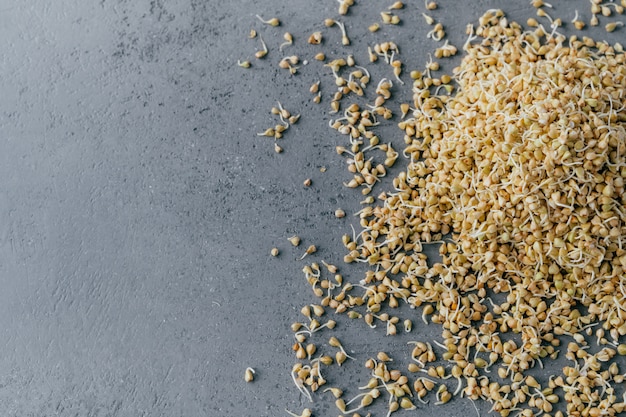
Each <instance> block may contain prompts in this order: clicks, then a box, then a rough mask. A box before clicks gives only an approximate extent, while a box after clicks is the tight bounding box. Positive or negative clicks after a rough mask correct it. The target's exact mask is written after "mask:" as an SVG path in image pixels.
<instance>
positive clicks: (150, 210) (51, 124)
mask: <svg viewBox="0 0 626 417" xmlns="http://www.w3.org/2000/svg"><path fill="white" fill-rule="evenodd" d="M9 3H11V2H9ZM12 3H15V4H14V5H7V3H5V4H4V5H3V6H1V7H0V37H1V38H2V42H1V43H2V46H0V51H1V53H2V60H1V61H0V91H1V92H2V97H0V178H1V180H0V181H1V182H0V184H1V185H0V285H1V288H2V289H1V290H0V340H1V341H2V342H0V347H1V349H2V356H1V359H0V410H2V412H1V414H2V415H5V416H56V415H58V416H171V417H174V416H186V417H195V416H252V415H254V416H279V415H284V409H285V408H289V409H291V410H293V411H298V412H299V411H300V410H301V409H302V408H303V407H304V406H307V405H308V404H307V403H304V402H303V403H301V402H300V401H301V399H299V398H298V396H297V392H296V390H295V388H294V387H293V384H292V382H291V380H290V377H289V370H290V368H291V365H292V363H293V355H292V352H291V344H292V340H293V339H292V335H291V332H290V330H289V324H290V323H291V322H292V321H295V320H297V319H299V312H298V311H299V309H300V307H301V306H302V305H303V304H305V303H311V302H313V301H314V298H313V296H312V294H311V293H310V290H309V288H308V287H307V286H306V284H305V282H304V279H303V277H302V275H301V273H300V270H301V268H302V265H303V262H300V261H298V260H297V259H298V258H299V256H300V255H301V254H302V252H303V251H304V248H306V247H307V246H308V245H310V244H316V245H318V247H319V252H318V253H317V254H316V255H315V257H312V259H316V260H321V259H326V260H328V261H330V262H334V263H337V264H340V262H341V259H342V257H343V254H344V251H343V249H342V247H341V235H342V234H344V233H349V232H350V227H349V224H350V223H353V224H354V225H355V226H356V225H357V222H356V220H355V219H354V217H353V216H352V214H353V213H354V212H355V211H357V210H359V208H360V206H359V203H358V201H359V200H360V199H361V196H360V195H359V194H358V193H354V192H352V191H350V190H346V189H345V188H343V187H342V186H341V182H342V181H345V180H347V179H348V178H349V175H348V173H347V172H346V171H345V167H344V162H343V160H342V158H341V157H339V156H337V155H336V154H335V153H334V147H335V146H336V145H338V144H343V143H344V139H343V138H341V137H338V136H337V135H336V134H335V133H334V132H333V131H331V130H330V129H328V128H327V126H326V123H327V121H328V118H329V116H328V115H327V114H325V111H326V109H327V106H328V103H329V99H328V97H329V94H330V92H331V91H332V89H333V84H332V82H333V81H332V76H331V75H330V73H329V71H328V70H327V69H325V68H323V67H322V66H321V65H320V64H319V63H314V62H310V63H309V65H307V66H305V67H303V68H302V70H301V75H298V76H296V77H289V76H288V75H287V74H286V73H285V72H284V71H282V70H279V69H278V68H277V67H276V62H277V61H278V59H279V57H280V53H279V52H278V50H277V46H278V45H279V44H280V43H281V42H282V34H283V33H284V31H287V30H288V31H290V32H291V33H292V34H293V35H294V38H295V40H296V46H294V47H293V48H292V49H286V50H285V53H292V52H290V51H293V52H294V53H298V54H299V55H300V56H301V58H307V59H309V61H312V59H311V58H312V56H313V54H314V53H315V52H317V50H318V49H322V50H324V51H325V52H326V53H327V55H328V56H334V57H337V56H340V55H344V56H345V53H346V49H344V48H343V47H342V46H341V45H340V43H339V41H340V37H339V35H338V34H339V32H338V30H336V28H331V29H328V30H327V29H325V28H324V27H323V24H322V21H323V19H324V18H325V17H329V16H336V7H337V3H336V2H335V1H332V0H331V1H325V2H318V1H311V2H308V1H304V0H296V1H291V2H282V3H281V2H278V1H272V2H264V3H263V4H256V3H255V2H252V1H248V0H247V1H242V2H218V1H215V0H209V1H199V0H177V1H163V0H152V1H148V0H132V1H130V0H117V1H110V0H101V1H99V2H96V1H93V0H89V1H78V0H66V1H63V2H50V1H45V0H34V1H28V2H12ZM322 3H323V4H322ZM363 3H364V4H363V5H358V6H355V8H354V9H353V12H352V15H351V16H350V17H349V19H348V18H346V19H345V20H347V21H348V22H349V23H348V30H349V34H350V36H351V37H352V39H353V44H354V45H353V46H354V51H358V53H359V55H355V56H356V58H357V61H360V62H361V63H365V62H366V59H367V53H366V45H368V44H370V45H371V44H372V43H373V41H374V39H384V36H378V35H377V37H374V36H373V35H371V34H369V33H368V32H367V30H366V27H367V25H369V24H370V23H371V22H374V21H376V20H377V19H379V17H378V13H379V12H380V11H381V10H382V9H383V6H385V7H386V5H383V4H381V5H379V6H372V5H368V4H366V3H367V2H363ZM390 3H391V2H390ZM418 3H419V4H414V5H412V6H411V8H410V9H409V10H406V11H404V12H402V14H403V19H404V20H405V22H406V23H405V24H404V25H403V26H401V27H399V28H394V29H393V30H391V29H389V28H384V29H383V30H384V31H386V32H388V33H389V39H390V40H395V41H396V42H397V43H399V44H400V47H401V48H402V60H403V61H404V62H405V63H407V64H408V65H407V66H408V68H412V67H418V66H421V65H423V63H424V62H425V61H426V59H427V57H426V52H428V51H431V50H432V49H433V48H434V47H435V44H434V43H433V42H431V41H428V42H426V41H424V39H425V38H424V35H425V33H426V32H427V31H428V30H429V29H428V28H427V27H426V25H425V24H423V20H422V18H421V16H420V13H421V10H422V8H423V4H422V3H421V2H418ZM446 3H449V2H445V1H443V0H442V1H441V10H440V11H438V12H437V13H436V15H437V16H438V18H440V19H441V20H442V21H443V22H444V24H445V25H446V26H447V27H449V34H450V36H451V39H452V41H453V43H456V44H457V45H460V44H461V43H462V39H463V37H464V35H463V28H464V27H465V24H466V23H467V22H468V21H470V20H472V19H475V18H477V17H478V16H479V15H480V14H481V12H483V11H484V10H486V9H487V8H489V7H494V6H498V5H504V6H506V7H508V8H509V9H510V10H508V11H509V12H510V14H511V15H513V16H514V17H516V16H529V15H531V13H533V10H532V9H531V8H530V6H529V5H527V4H526V3H527V2H519V4H516V5H515V6H513V5H509V2H504V1H500V2H498V1H491V2H487V1H479V2H471V3H470V2H459V3H458V4H446ZM578 3H580V7H579V8H580V10H581V11H585V12H586V13H588V2H584V1H580V2H577V4H578ZM379 9H380V10H379ZM561 10H562V13H563V14H565V13H568V12H569V11H570V10H569V9H567V10H564V9H561ZM571 10H573V8H572V9H571ZM256 13H259V14H262V15H263V16H265V17H270V16H274V15H276V16H278V17H280V18H281V19H282V20H283V21H284V25H283V26H282V27H280V28H269V27H267V26H263V25H261V24H260V22H259V21H258V20H256V18H255V17H254V14H256ZM571 17H573V12H572V16H571ZM571 17H569V18H567V20H569V19H571ZM359 22H360V23H359ZM252 27H255V28H257V30H258V31H259V32H260V33H261V34H262V36H263V37H264V39H265V40H266V42H267V43H268V45H269V46H270V49H271V51H270V54H269V55H268V58H267V59H266V60H265V61H262V62H257V61H255V60H254V59H253V54H254V52H255V51H256V50H257V49H258V48H259V42H258V39H257V40H249V39H247V34H248V32H249V30H250V28H252ZM315 30H324V32H325V36H326V39H327V41H326V42H325V44H324V46H323V48H321V47H313V46H310V45H308V44H306V38H307V37H308V35H309V34H310V33H311V32H313V31H315ZM383 33H384V32H383ZM245 58H249V59H252V61H253V67H252V68H251V69H250V70H247V71H246V70H243V69H241V68H239V67H237V66H236V62H237V60H238V59H245ZM373 71H374V72H375V74H378V77H380V75H381V74H386V76H390V73H388V72H385V68H384V67H383V66H382V65H378V66H377V67H376V68H375V69H374V70H373ZM405 78H408V77H406V76H405ZM318 79H321V80H322V91H323V93H324V99H323V104H321V105H320V106H315V105H314V104H312V102H311V95H310V94H309V93H308V87H309V86H310V85H311V84H312V83H313V82H314V81H316V80H318ZM407 90H408V89H406V88H405V89H404V91H405V92H404V93H403V94H404V99H405V100H407V99H408V98H409V97H410V93H409V92H408V91H407ZM401 94H402V93H401V92H400V91H399V92H398V97H402V96H401ZM276 100H281V102H282V103H283V104H284V105H285V106H287V107H288V108H290V109H292V110H293V111H294V112H301V113H302V114H303V116H302V119H301V122H300V123H299V124H298V125H296V126H294V127H293V129H292V130H291V131H289V132H287V133H286V135H285V139H284V140H283V142H281V144H282V146H283V147H284V149H285V152H284V153H283V154H281V155H277V154H275V153H274V151H273V143H272V140H270V139H267V138H259V137H257V136H256V135H255V133H256V132H260V131H263V130H264V129H265V128H267V127H269V126H271V125H273V124H274V123H275V121H274V119H273V118H272V116H271V115H270V114H269V109H270V107H271V106H272V105H274V104H275V101H276ZM398 102H399V101H398ZM381 134H382V135H385V136H384V140H386V141H393V142H394V143H396V144H398V147H400V144H401V142H402V138H401V136H399V135H398V131H397V129H395V128H394V127H393V124H388V126H386V127H383V128H381ZM321 166H325V167H327V171H326V172H325V173H321V172H320V170H319V168H320V167H321ZM305 178H312V180H313V185H312V186H311V187H309V188H305V187H303V185H302V182H303V181H304V179H305ZM383 189H384V187H383V188H378V189H377V191H376V193H377V192H379V191H382V190H383ZM338 207H342V208H343V209H344V210H346V212H347V214H348V216H347V217H346V218H344V219H336V218H335V217H334V216H333V213H334V210H335V209H336V208H338ZM293 234H299V235H300V236H301V237H302V238H303V243H302V245H301V247H300V248H297V249H295V248H292V247H291V246H290V245H289V243H288V242H287V241H286V238H287V237H289V236H291V235H293ZM274 246H276V247H278V248H279V249H280V250H281V254H280V255H279V257H277V258H272V257H270V256H269V251H270V249H271V248H272V247H274ZM343 271H344V272H345V273H346V277H347V278H349V279H352V280H353V281H356V280H358V279H359V272H358V268H355V269H343ZM342 325H344V330H343V332H342V333H341V335H342V336H341V337H342V338H343V339H342V340H343V341H344V344H345V345H346V346H347V347H348V349H350V348H351V349H352V350H354V351H356V352H357V353H358V354H359V355H360V356H359V358H361V359H364V358H366V357H367V355H372V354H374V353H375V352H377V351H378V350H383V349H384V350H387V351H388V352H390V353H394V352H404V351H405V350H406V345H405V340H406V339H398V340H399V341H396V340H393V339H389V338H385V337H383V335H382V333H381V332H379V333H377V334H376V333H375V334H374V335H373V336H372V337H373V339H372V340H367V341H366V339H365V337H363V332H364V331H365V329H364V328H363V326H357V325H354V326H351V325H346V324H345V323H342ZM416 327H417V326H416ZM419 332H420V333H419V338H421V339H424V338H426V339H428V338H431V337H433V336H434V335H437V334H439V330H438V329H436V328H434V326H429V327H428V328H423V326H422V328H421V329H419ZM368 334H369V333H368ZM368 337H370V336H368ZM416 337H417V336H416ZM326 341H327V335H325V336H324V337H320V339H319V340H318V343H320V347H322V348H323V344H324V342H326ZM326 351H328V352H331V353H332V351H331V350H329V348H328V347H326ZM247 366H252V367H254V368H255V369H256V370H257V378H256V381H255V382H254V383H253V384H245V383H244V382H243V372H244V369H245V368H246V367H247ZM329 372H330V375H331V377H332V375H335V376H336V381H344V382H345V381H354V383H355V384H356V383H359V384H361V383H363V381H364V380H366V379H367V375H366V374H365V373H363V372H362V368H361V365H360V364H358V365H352V366H346V367H344V368H343V369H341V375H340V372H339V371H338V370H336V369H333V370H331V371H329ZM328 404H332V402H331V401H330V400H329V399H328V398H326V397H325V400H324V401H317V403H316V404H315V407H316V410H317V414H316V415H318V416H333V415H336V414H337V413H336V411H337V410H335V409H334V407H333V406H332V405H331V406H329V405H328ZM460 410H464V411H463V412H469V413H473V409H472V407H471V406H470V404H469V402H467V400H462V401H455V402H454V403H453V404H452V405H450V406H447V407H444V408H441V409H440V410H439V411H437V412H438V413H439V412H441V414H440V415H445V414H447V415H460V413H461V411H460ZM468 410H469V411H468ZM422 413H430V411H428V410H424V409H423V407H422ZM424 415H426V414H424Z"/></svg>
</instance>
